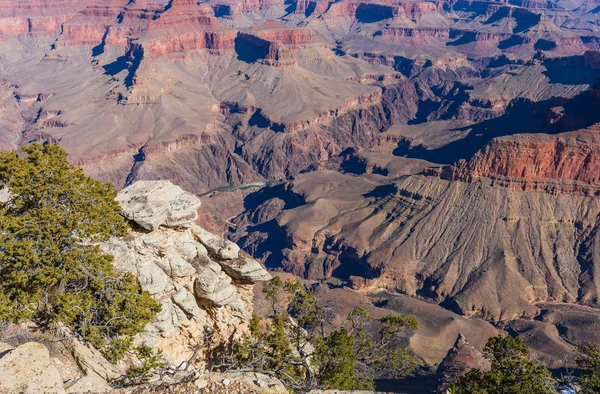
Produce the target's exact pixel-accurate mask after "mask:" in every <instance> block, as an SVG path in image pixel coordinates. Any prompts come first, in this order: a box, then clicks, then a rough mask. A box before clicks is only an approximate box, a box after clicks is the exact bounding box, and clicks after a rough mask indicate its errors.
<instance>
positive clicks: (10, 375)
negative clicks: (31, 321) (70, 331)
mask: <svg viewBox="0 0 600 394" xmlns="http://www.w3.org/2000/svg"><path fill="white" fill-rule="evenodd" d="M0 392H1V393H7V394H10V393H15V394H16V393H27V394H37V393H40V394H41V393H64V392H65V389H64V388H63V382H62V378H61V377H60V374H59V373H58V370H57V369H56V367H55V366H54V365H53V364H52V363H51V361H50V352H49V351H48V348H46V346H44V345H42V344H41V343H37V342H28V343H25V344H23V345H21V346H19V347H17V348H16V349H13V350H10V351H8V352H6V353H5V354H4V356H3V357H2V358H0Z"/></svg>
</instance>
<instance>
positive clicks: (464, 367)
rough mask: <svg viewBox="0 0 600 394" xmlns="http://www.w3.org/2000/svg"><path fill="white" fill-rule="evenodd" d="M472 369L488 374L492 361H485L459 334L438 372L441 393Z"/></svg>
mask: <svg viewBox="0 0 600 394" xmlns="http://www.w3.org/2000/svg"><path fill="white" fill-rule="evenodd" d="M472 369H479V370H481V371H483V372H486V371H488V370H489V369H490V361H489V360H487V359H485V358H484V357H483V355H482V354H481V352H480V351H479V350H477V349H475V348H474V347H473V345H471V344H470V343H469V342H467V340H466V338H465V337H464V335H462V334H458V338H457V339H456V343H455V344H454V347H453V348H452V349H450V351H449V352H448V355H446V357H445V358H444V360H443V361H442V362H441V363H440V365H439V367H438V370H437V377H438V381H439V382H440V390H439V392H444V391H445V389H446V388H447V387H448V386H449V385H450V384H452V383H453V382H454V381H455V380H456V378H458V377H460V376H462V375H464V374H466V373H467V372H469V371H470V370H472Z"/></svg>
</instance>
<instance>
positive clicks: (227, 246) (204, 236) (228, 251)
mask: <svg viewBox="0 0 600 394" xmlns="http://www.w3.org/2000/svg"><path fill="white" fill-rule="evenodd" d="M192 232H193V233H194V235H195V236H196V238H197V239H198V241H200V242H201V243H202V245H204V246H205V247H206V249H208V251H209V252H210V253H211V254H212V255H214V256H215V257H217V258H218V259H220V260H231V259H235V258H237V257H238V255H239V253H240V248H239V246H237V245H236V244H234V243H233V242H231V241H229V240H226V239H223V238H221V237H218V236H216V235H214V234H212V233H210V232H208V231H206V230H204V229H203V228H202V227H200V226H192Z"/></svg>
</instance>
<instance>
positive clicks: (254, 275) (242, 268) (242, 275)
mask: <svg viewBox="0 0 600 394" xmlns="http://www.w3.org/2000/svg"><path fill="white" fill-rule="evenodd" d="M219 264H220V265H221V267H222V268H223V271H225V272H226V273H227V274H228V275H229V276H231V277H232V278H234V279H237V280H239V281H244V282H249V283H257V282H266V281H268V280H271V278H272V276H271V275H270V274H269V273H268V272H267V271H265V269H264V268H263V267H262V265H260V263H259V262H258V261H256V260H254V259H251V258H250V257H247V256H240V257H238V258H237V259H235V260H224V261H219Z"/></svg>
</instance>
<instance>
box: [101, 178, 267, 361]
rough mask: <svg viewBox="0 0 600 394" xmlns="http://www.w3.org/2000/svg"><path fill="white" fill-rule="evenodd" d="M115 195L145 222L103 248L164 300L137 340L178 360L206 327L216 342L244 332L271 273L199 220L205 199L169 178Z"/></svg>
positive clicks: (187, 354) (196, 344)
mask: <svg viewBox="0 0 600 394" xmlns="http://www.w3.org/2000/svg"><path fill="white" fill-rule="evenodd" d="M117 201H119V203H120V205H121V211H122V213H123V216H125V217H127V218H129V219H131V220H132V221H133V222H134V223H136V224H138V225H139V226H141V227H142V229H141V230H140V231H139V232H138V231H134V232H133V233H132V234H131V236H130V237H128V238H125V239H114V240H112V241H110V242H107V243H104V244H103V245H102V246H101V247H102V249H103V250H105V251H106V252H108V253H111V254H112V255H114V256H115V259H114V265H115V267H116V269H117V270H118V271H121V272H131V273H132V274H133V275H135V276H136V278H137V280H138V282H139V283H140V285H141V286H142V289H143V290H145V291H148V292H149V293H150V294H151V295H152V296H154V298H155V299H156V300H157V301H159V302H160V303H161V305H162V310H161V312H160V314H159V315H158V316H157V318H156V319H155V320H154V321H152V322H151V323H150V324H149V325H148V326H147V327H146V330H145V332H144V333H143V334H141V335H140V336H139V338H138V340H139V341H140V342H144V343H146V344H149V345H151V346H152V347H153V348H155V349H160V350H162V351H163V353H164V354H165V356H166V358H167V360H169V362H172V363H174V364H179V363H181V362H183V361H186V360H188V359H189V358H190V357H191V354H192V353H193V352H194V349H195V348H197V347H199V346H202V345H203V344H204V339H205V332H207V331H212V332H213V333H214V335H213V336H212V337H211V341H214V342H215V343H217V342H219V341H223V342H228V341H230V340H232V339H239V338H240V337H241V335H243V334H244V333H245V330H246V327H247V325H248V323H249V321H250V318H251V315H252V285H253V284H254V283H257V282H262V281H267V280H270V279H271V276H270V275H269V274H268V273H267V272H266V271H265V269H264V268H262V266H261V265H260V264H259V263H258V262H256V261H255V260H252V259H251V258H250V257H249V256H247V255H245V254H243V253H242V252H240V249H239V247H238V246H237V245H235V244H233V243H232V242H230V241H227V240H224V239H222V238H220V237H218V236H216V235H214V234H211V233H209V232H208V231H206V230H204V229H202V228H201V227H200V226H198V225H196V224H194V221H195V220H196V218H197V210H198V208H199V207H200V200H199V199H198V198H197V197H195V196H194V195H192V194H190V193H187V192H184V191H183V190H181V188H179V187H178V186H175V185H173V184H171V183H170V182H168V181H155V182H137V183H134V184H133V185H131V186H129V187H128V188H125V189H123V190H122V191H121V192H120V193H119V194H118V196H117ZM148 230H150V231H148Z"/></svg>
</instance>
